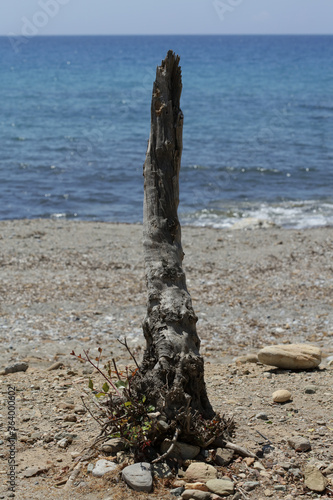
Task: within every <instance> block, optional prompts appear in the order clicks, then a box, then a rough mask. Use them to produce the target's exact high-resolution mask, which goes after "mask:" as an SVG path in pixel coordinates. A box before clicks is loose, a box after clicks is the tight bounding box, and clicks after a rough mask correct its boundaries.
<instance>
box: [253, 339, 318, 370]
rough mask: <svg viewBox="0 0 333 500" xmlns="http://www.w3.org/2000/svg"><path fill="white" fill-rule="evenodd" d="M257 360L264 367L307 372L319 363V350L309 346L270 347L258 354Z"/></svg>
mask: <svg viewBox="0 0 333 500" xmlns="http://www.w3.org/2000/svg"><path fill="white" fill-rule="evenodd" d="M258 359H259V361H260V363H263V364H264V365H270V366H276V367H278V368H283V369H285V370H308V369H310V368H315V367H316V366H318V365H319V364H320V362H321V350H320V349H319V348H318V347H315V346H313V345H310V344H282V345H272V346H267V347H264V348H263V349H261V350H260V351H259V352H258Z"/></svg>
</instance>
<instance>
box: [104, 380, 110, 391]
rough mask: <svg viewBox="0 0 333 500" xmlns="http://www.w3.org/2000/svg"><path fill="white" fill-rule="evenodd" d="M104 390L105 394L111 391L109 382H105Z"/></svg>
mask: <svg viewBox="0 0 333 500" xmlns="http://www.w3.org/2000/svg"><path fill="white" fill-rule="evenodd" d="M102 389H103V391H104V392H105V393H107V392H109V390H110V386H109V384H108V383H107V382H104V384H103V387H102Z"/></svg>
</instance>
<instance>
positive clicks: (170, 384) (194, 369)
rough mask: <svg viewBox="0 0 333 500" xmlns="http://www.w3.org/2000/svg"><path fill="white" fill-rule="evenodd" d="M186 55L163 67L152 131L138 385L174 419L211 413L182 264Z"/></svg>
mask: <svg viewBox="0 0 333 500" xmlns="http://www.w3.org/2000/svg"><path fill="white" fill-rule="evenodd" d="M181 91H182V79H181V68H180V66H179V57H178V56H176V55H175V54H174V53H173V52H172V51H169V52H168V54H167V57H166V58H165V59H164V61H162V64H161V66H158V67H157V71H156V80H155V82H154V87H153V96H152V104H151V131H150V138H149V143H148V150H147V154H146V160H145V164H144V260H145V271H146V280H147V288H148V303H147V315H146V318H145V320H144V323H143V331H144V336H145V339H146V342H147V345H146V349H145V353H144V357H143V362H142V365H141V367H140V373H141V377H137V378H136V389H137V391H138V392H140V393H141V394H145V395H146V396H147V398H148V399H149V401H150V402H151V403H152V404H154V405H155V406H156V408H157V409H158V410H160V411H162V412H163V413H164V414H165V415H166V416H167V417H168V418H169V419H174V418H175V417H177V415H178V414H179V412H181V411H182V410H184V409H185V410H188V409H189V410H190V412H191V413H192V415H193V414H194V413H195V412H198V413H199V414H200V415H202V417H203V418H212V416H214V411H213V409H212V406H211V404H210V402H209V400H208V397H207V393H206V386H205V382H204V362H203V358H202V357H201V356H200V354H199V347H200V340H199V337H198V335H197V331H196V322H197V319H198V318H197V316H196V315H195V313H194V310H193V307H192V301H191V297H190V294H189V292H188V290H187V287H186V279H185V273H184V271H183V269H182V261H183V257H184V253H183V249H182V244H181V228H180V223H179V220H178V214H177V209H178V204H179V170H180V163H181V154H182V142H183V141H182V131H183V114H182V111H181V109H180V96H181Z"/></svg>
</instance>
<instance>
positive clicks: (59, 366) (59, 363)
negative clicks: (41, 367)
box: [47, 361, 64, 372]
mask: <svg viewBox="0 0 333 500" xmlns="http://www.w3.org/2000/svg"><path fill="white" fill-rule="evenodd" d="M62 366H64V364H63V362H62V361H57V362H56V363H53V365H51V366H49V367H48V368H47V371H48V372H50V371H52V370H58V369H59V368H61V367H62Z"/></svg>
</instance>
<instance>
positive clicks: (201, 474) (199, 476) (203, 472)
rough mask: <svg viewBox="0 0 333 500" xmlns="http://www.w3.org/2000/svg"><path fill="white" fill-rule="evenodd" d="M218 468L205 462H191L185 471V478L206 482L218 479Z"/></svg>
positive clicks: (191, 480) (189, 480)
mask: <svg viewBox="0 0 333 500" xmlns="http://www.w3.org/2000/svg"><path fill="white" fill-rule="evenodd" d="M216 477H217V470H216V469H215V467H213V466H212V465H209V464H205V463H203V462H195V463H193V464H191V465H190V466H189V467H188V468H187V470H186V472H185V480H186V481H188V482H189V483H190V482H192V483H196V482H200V483H205V482H206V481H208V480H209V479H216Z"/></svg>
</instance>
